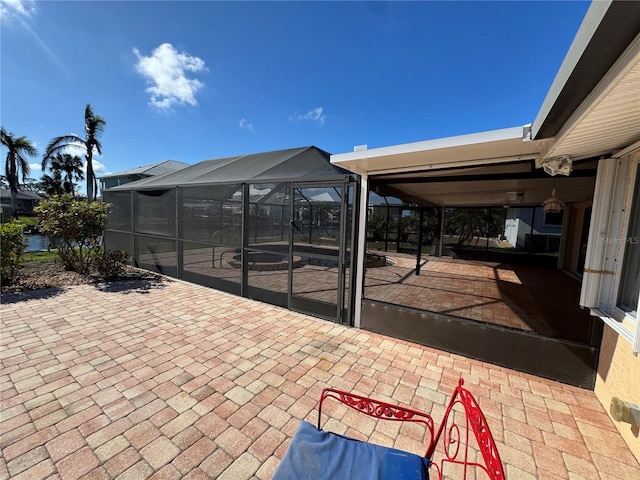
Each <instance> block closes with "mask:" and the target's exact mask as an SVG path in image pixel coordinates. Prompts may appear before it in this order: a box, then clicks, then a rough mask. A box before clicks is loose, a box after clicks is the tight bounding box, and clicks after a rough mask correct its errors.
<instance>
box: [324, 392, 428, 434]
mask: <svg viewBox="0 0 640 480" xmlns="http://www.w3.org/2000/svg"><path fill="white" fill-rule="evenodd" d="M327 398H333V399H335V400H338V401H339V402H340V403H342V404H343V405H346V406H347V407H350V408H353V409H354V410H357V411H359V412H362V413H364V414H366V415H369V416H370V417H374V418H379V419H383V420H395V421H399V422H413V423H421V424H423V425H424V426H425V427H426V433H425V437H427V438H426V439H425V440H427V439H428V443H427V445H429V446H430V445H431V444H432V443H433V433H434V431H435V427H434V424H433V418H431V416H430V415H428V414H426V413H423V412H419V411H417V410H411V409H410V408H404V407H400V406H397V405H392V404H390V403H386V402H381V401H379V400H374V399H372V398H367V397H361V396H360V395H356V394H353V393H348V392H343V391H342V390H336V389H334V388H325V389H324V390H323V391H322V395H321V397H320V405H319V406H318V429H320V423H321V419H322V403H323V402H324V400H325V399H327Z"/></svg>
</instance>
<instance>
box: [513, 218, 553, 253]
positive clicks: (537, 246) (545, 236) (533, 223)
mask: <svg viewBox="0 0 640 480" xmlns="http://www.w3.org/2000/svg"><path fill="white" fill-rule="evenodd" d="M562 220H563V214H562V213H545V212H544V211H543V210H542V207H536V208H509V209H508V210H507V213H506V219H505V222H504V236H505V239H506V240H507V242H509V243H510V244H511V245H512V246H513V247H515V249H516V250H527V251H530V252H557V251H558V250H559V249H560V237H561V233H562Z"/></svg>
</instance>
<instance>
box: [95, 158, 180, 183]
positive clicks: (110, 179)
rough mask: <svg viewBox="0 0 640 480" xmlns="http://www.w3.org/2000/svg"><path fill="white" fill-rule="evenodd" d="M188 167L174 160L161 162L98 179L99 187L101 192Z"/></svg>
mask: <svg viewBox="0 0 640 480" xmlns="http://www.w3.org/2000/svg"><path fill="white" fill-rule="evenodd" d="M188 166H189V164H188V163H184V162H177V161H175V160H164V161H163V162H157V163H152V164H150V165H144V166H142V167H136V168H131V169H129V170H124V171H122V172H117V173H111V174H109V175H104V176H103V177H100V185H101V187H102V190H104V189H105V188H111V187H117V186H118V185H124V184H125V183H129V182H135V181H136V180H140V179H142V178H147V177H155V176H158V175H164V174H165V173H172V172H177V171H178V170H182V169H183V168H185V167H188Z"/></svg>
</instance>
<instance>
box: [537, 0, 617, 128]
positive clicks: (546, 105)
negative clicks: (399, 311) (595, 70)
mask: <svg viewBox="0 0 640 480" xmlns="http://www.w3.org/2000/svg"><path fill="white" fill-rule="evenodd" d="M611 2H612V0H598V1H593V2H591V5H590V6H589V10H587V13H586V14H585V16H584V19H583V20H582V24H581V25H580V28H579V29H578V33H576V36H575V37H574V38H573V42H571V46H570V47H569V50H568V52H567V55H566V56H565V57H564V60H563V61H562V64H561V65H560V69H559V70H558V73H557V74H556V76H555V78H554V79H553V83H552V84H551V87H550V88H549V91H548V92H547V96H546V97H545V99H544V101H543V102H542V106H541V107H540V110H539V111H538V114H537V115H536V119H535V120H534V121H533V124H532V125H531V138H536V135H537V134H538V131H539V130H540V127H541V126H542V124H543V123H544V121H545V119H546V118H547V115H549V112H550V111H551V108H552V107H553V105H554V104H555V103H556V100H557V99H558V96H559V95H560V92H561V91H562V89H563V88H564V85H565V83H567V80H568V79H569V77H570V76H571V73H572V72H573V70H574V69H575V68H576V65H577V64H578V61H579V60H580V58H581V57H582V54H583V53H584V51H585V49H586V48H587V45H588V44H589V42H590V41H591V38H592V37H593V34H594V33H595V31H596V29H597V28H598V26H599V25H600V22H601V21H602V19H603V18H604V15H605V14H606V13H607V10H609V6H610V5H611Z"/></svg>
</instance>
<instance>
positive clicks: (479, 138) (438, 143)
mask: <svg viewBox="0 0 640 480" xmlns="http://www.w3.org/2000/svg"><path fill="white" fill-rule="evenodd" d="M522 131H523V127H511V128H503V129H500V130H491V131H488V132H480V133H471V134H467V135H457V136H455V137H445V138H436V139H434V140H424V141H422V142H412V143H403V144H400V145H392V146H389V147H380V148H372V149H370V150H358V151H356V152H347V153H339V154H336V155H331V163H335V164H338V165H340V163H341V162H347V161H350V160H364V159H367V158H376V157H388V156H393V155H402V154H405V153H416V152H424V151H429V150H440V149H444V148H452V147H461V146H464V145H473V144H478V143H489V142H495V141H500V140H514V139H518V138H519V139H522Z"/></svg>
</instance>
